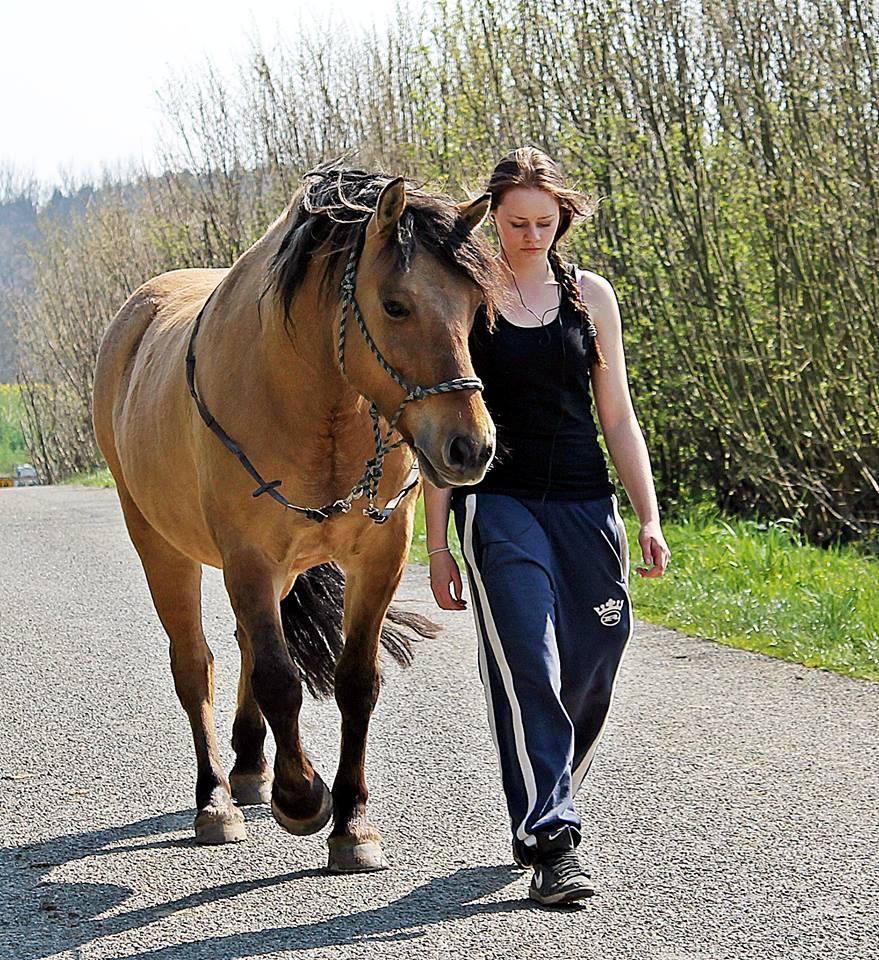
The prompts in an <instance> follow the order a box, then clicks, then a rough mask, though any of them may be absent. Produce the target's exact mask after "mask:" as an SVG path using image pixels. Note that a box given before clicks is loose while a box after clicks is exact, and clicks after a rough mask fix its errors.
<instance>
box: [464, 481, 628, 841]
mask: <svg viewBox="0 0 879 960" xmlns="http://www.w3.org/2000/svg"><path fill="white" fill-rule="evenodd" d="M453 510H454V516H455V525H456V527H457V531H458V539H459V540H460V542H461V546H462V550H463V553H464V559H465V561H466V568H467V579H468V582H469V584H470V595H471V599H472V604H473V613H474V616H475V619H476V632H477V636H478V640H479V672H480V676H481V678H482V683H483V686H484V689H485V697H486V701H487V704H488V715H489V721H490V724H491V728H492V733H493V735H494V739H495V745H496V747H497V751H498V756H499V759H500V767H501V778H502V782H503V788H504V794H505V795H506V799H507V808H508V810H509V814H510V822H511V826H512V830H513V835H514V837H515V838H516V839H517V841H518V843H519V844H521V845H524V846H525V847H531V846H533V845H534V844H535V843H536V839H535V834H537V833H544V832H549V833H551V832H554V831H556V830H558V829H560V828H561V827H565V826H570V827H572V828H573V829H574V832H575V835H576V836H577V837H579V835H580V818H579V816H578V815H577V812H576V810H575V809H574V805H573V797H574V795H575V794H576V792H577V790H578V789H579V787H580V784H581V783H582V782H583V778H584V777H585V776H586V773H587V771H588V769H589V765H590V763H591V762H592V757H593V755H594V753H595V749H596V747H597V745H598V741H599V739H600V737H601V734H602V731H603V729H604V725H605V721H606V720H607V715H608V712H609V710H610V704H611V699H612V695H613V687H614V683H615V682H616V677H617V672H618V670H619V666H620V662H621V660H622V656H623V652H624V650H625V647H626V644H627V643H628V641H629V637H630V635H631V630H632V610H631V603H630V600H629V594H628V588H627V581H628V548H627V545H626V534H625V529H624V527H623V524H622V521H621V520H620V516H619V512H618V510H617V504H616V498H615V497H604V498H601V499H598V500H577V501H559V500H553V501H541V500H532V499H525V498H520V497H512V496H506V495H502V494H489V493H471V494H469V495H467V496H466V497H464V498H461V499H457V498H456V499H455V500H454V501H453Z"/></svg>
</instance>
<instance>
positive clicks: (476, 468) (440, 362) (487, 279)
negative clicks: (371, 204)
mask: <svg viewBox="0 0 879 960" xmlns="http://www.w3.org/2000/svg"><path fill="white" fill-rule="evenodd" d="M488 207H489V197H488V196H487V195H486V196H484V197H481V198H480V199H478V200H476V201H474V202H472V203H465V204H461V205H459V206H456V205H454V204H452V203H449V202H445V201H441V200H438V199H437V198H434V197H428V196H425V195H424V194H421V193H420V192H418V191H411V192H410V193H409V195H407V190H406V185H405V182H404V181H403V180H402V179H401V178H398V179H396V180H391V181H390V182H388V183H387V184H386V185H385V186H384V187H383V189H382V190H381V193H380V194H379V195H378V199H377V201H376V205H375V210H374V212H373V213H372V215H371V217H370V218H369V220H368V222H367V223H366V226H365V234H364V237H363V241H362V249H361V252H360V257H359V261H358V265H357V274H356V287H355V299H356V302H357V305H358V306H359V308H360V310H361V312H362V316H363V319H364V321H365V324H366V327H367V329H368V331H369V334H370V335H371V337H372V338H373V340H374V341H375V345H376V347H377V349H378V351H379V352H380V353H381V355H382V356H383V357H384V358H385V359H386V361H387V362H388V364H389V365H390V366H391V367H392V368H393V369H394V370H395V371H396V372H397V373H398V374H399V376H400V378H401V379H402V380H404V381H405V382H406V383H407V384H409V385H410V386H420V387H423V388H430V387H435V386H438V385H442V384H447V385H449V386H451V387H452V389H450V390H449V391H448V392H440V393H437V394H431V395H429V396H427V397H426V398H424V399H420V400H415V401H412V402H410V403H408V404H407V405H406V406H405V408H404V409H403V412H402V414H401V416H400V419H399V421H398V423H397V429H398V430H399V432H400V434H401V435H402V436H403V437H404V439H405V440H406V441H407V442H408V443H409V444H410V445H411V446H412V447H413V448H414V449H415V450H416V452H417V454H418V460H419V464H420V466H421V470H422V473H423V474H424V476H425V477H427V479H428V480H430V481H431V482H432V483H434V484H435V485H436V486H439V487H446V486H452V485H458V484H468V483H475V482H477V481H479V480H480V479H481V478H482V476H483V474H484V473H485V470H486V468H487V466H488V464H489V462H490V461H491V458H492V456H493V454H494V446H495V430H494V424H493V423H492V421H491V418H490V416H489V414H488V410H487V409H486V407H485V404H484V402H483V400H482V395H481V393H480V391H479V389H478V388H474V386H472V385H470V386H464V385H458V386H459V388H458V389H455V388H454V387H455V384H454V381H456V380H460V379H462V378H473V377H474V372H473V367H472V366H471V362H470V354H469V350H468V345H467V341H468V336H469V333H470V330H471V328H472V326H473V321H474V316H475V314H476V311H477V310H478V308H479V306H480V304H482V303H483V302H484V301H486V300H488V301H489V302H491V300H492V290H493V288H494V284H495V283H496V274H495V267H494V262H493V260H492V257H491V253H490V251H489V249H488V247H487V245H486V243H485V241H484V240H483V239H482V238H481V236H479V235H478V234H477V233H476V232H475V231H476V229H477V227H478V226H479V224H480V223H481V222H482V220H483V218H484V217H485V215H486V214H487V212H488ZM345 373H346V376H347V377H348V379H349V380H350V382H351V383H352V384H353V385H354V386H355V387H356V389H357V390H359V391H360V392H361V393H362V394H363V395H364V396H366V397H369V398H370V399H371V400H372V401H373V402H374V403H375V404H376V406H377V407H378V409H379V412H380V413H381V414H382V416H384V417H385V418H387V419H389V420H390V419H391V417H393V415H394V413H395V412H396V411H397V408H398V407H399V405H400V403H401V401H402V399H403V398H404V396H405V395H406V391H405V389H404V388H403V387H402V386H401V385H400V384H399V383H398V382H396V380H395V379H394V378H393V376H392V375H391V374H389V373H388V372H387V371H386V370H385V369H384V368H383V367H382V365H381V364H380V362H379V360H378V358H377V356H376V354H375V352H374V351H373V350H372V348H371V347H370V346H369V345H368V343H367V341H366V339H365V337H364V336H363V335H362V332H361V331H360V330H359V329H358V325H357V323H356V321H355V318H354V317H349V319H348V321H347V335H346V346H345ZM461 386H464V388H463V389H460V387H461Z"/></svg>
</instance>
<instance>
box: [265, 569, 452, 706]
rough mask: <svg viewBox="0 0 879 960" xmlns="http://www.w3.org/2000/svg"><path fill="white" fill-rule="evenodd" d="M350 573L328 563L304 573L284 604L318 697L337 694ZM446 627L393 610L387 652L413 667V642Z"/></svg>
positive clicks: (291, 638)
mask: <svg viewBox="0 0 879 960" xmlns="http://www.w3.org/2000/svg"><path fill="white" fill-rule="evenodd" d="M344 592H345V574H344V573H342V571H341V570H340V569H339V568H338V567H337V566H336V565H335V564H334V563H324V564H322V565H321V566H319V567H312V568H311V569H310V570H306V571H305V573H301V574H300V575H299V576H298V577H297V578H296V582H295V583H294V584H293V589H292V590H291V591H290V592H289V593H288V594H287V596H286V597H284V599H283V600H282V601H281V623H282V624H283V626H284V636H285V638H286V640H287V649H288V650H289V651H290V656H291V658H292V660H293V662H294V663H295V664H296V666H297V668H298V669H299V673H300V674H301V676H302V679H303V681H304V682H305V685H306V687H308V691H309V693H311V695H312V696H313V697H318V698H323V697H328V696H330V694H331V693H332V692H333V676H334V673H335V669H336V660H337V658H338V656H339V654H340V653H341V652H342V647H343V645H344V640H343V638H342V606H343V602H344ZM440 630H441V627H440V626H439V625H438V624H435V623H434V622H433V621H432V620H428V619H427V617H422V616H421V615H420V614H417V613H409V612H407V611H404V610H400V609H399V608H398V607H395V606H393V604H392V605H391V606H390V607H389V609H388V612H387V615H386V616H385V625H384V627H383V628H382V634H381V642H382V646H384V648H385V650H387V651H388V653H389V654H390V655H391V656H392V657H393V658H394V660H396V661H397V663H399V664H400V665H401V666H404V667H408V666H409V664H410V663H412V641H413V640H419V639H421V638H422V637H424V638H427V639H433V638H434V637H435V636H437V634H438V633H439V632H440Z"/></svg>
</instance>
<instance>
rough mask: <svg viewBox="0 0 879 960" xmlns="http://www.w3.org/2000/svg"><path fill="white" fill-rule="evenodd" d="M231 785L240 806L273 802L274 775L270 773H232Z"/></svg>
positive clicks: (233, 794) (230, 776)
mask: <svg viewBox="0 0 879 960" xmlns="http://www.w3.org/2000/svg"><path fill="white" fill-rule="evenodd" d="M229 786H231V788H232V796H233V797H234V798H235V802H236V803H237V804H238V806H239V807H249V806H253V805H254V804H257V803H271V802H272V775H271V774H270V773H234V772H233V773H231V774H229Z"/></svg>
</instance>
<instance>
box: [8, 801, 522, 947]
mask: <svg viewBox="0 0 879 960" xmlns="http://www.w3.org/2000/svg"><path fill="white" fill-rule="evenodd" d="M263 815H264V816H266V817H268V816H270V814H269V813H268V811H264V814H263ZM190 823H191V811H188V810H187V811H178V812H176V813H169V814H163V815H161V816H156V817H150V818H148V819H145V820H139V821H137V822H135V823H131V824H126V825H124V826H119V827H111V828H107V829H104V830H96V831H91V832H86V833H80V834H68V835H66V836H62V837H56V838H53V839H51V840H46V841H41V842H38V843H34V844H27V845H24V846H20V847H4V848H0V885H2V889H4V890H6V891H7V893H6V894H5V895H4V896H3V899H4V900H5V901H6V904H5V906H6V909H4V911H3V914H4V916H3V920H0V958H4V960H5V958H7V957H8V958H9V960H39V958H43V957H48V956H51V955H52V954H55V953H58V952H61V951H63V950H72V949H75V948H76V947H80V946H83V945H84V944H87V943H90V942H91V941H93V940H96V939H100V938H103V937H108V936H114V935H118V934H123V933H125V932H127V931H131V930H136V929H138V928H140V927H144V926H146V925H148V924H150V923H152V922H154V921H156V920H159V919H161V918H163V917H168V916H171V915H173V914H175V913H179V912H180V911H183V910H189V909H192V908H195V907H198V906H201V905H203V904H208V903H216V902H217V901H221V900H225V899H231V898H234V897H237V896H240V895H242V894H246V893H250V892H252V891H254V890H260V889H267V888H270V887H275V886H280V885H283V884H287V883H296V882H297V881H302V880H305V879H308V878H312V879H318V878H320V877H321V876H323V871H322V870H317V869H304V870H295V871H291V872H287V873H282V874H278V875H276V876H271V877H266V876H259V877H254V878H253V879H252V880H244V881H236V882H232V883H221V884H216V885H214V886H207V887H204V888H203V889H201V890H198V891H196V892H194V893H190V894H187V895H186V896H183V897H180V898H178V899H172V900H168V901H167V902H165V903H161V904H154V905H152V906H148V907H138V908H135V909H132V910H128V911H122V912H117V913H114V914H113V915H112V916H103V915H104V914H106V913H107V912H108V911H110V910H113V909H116V908H118V907H119V906H120V905H121V904H123V903H124V902H125V901H126V900H127V899H128V898H129V897H130V896H131V895H132V894H133V893H134V892H135V891H134V890H133V889H132V888H130V887H126V886H122V885H119V884H113V883H66V882H63V883H56V882H53V881H49V880H45V879H43V877H44V876H45V873H46V872H47V871H49V870H51V869H54V868H55V867H60V866H63V865H66V864H70V863H74V862H75V861H77V860H81V859H85V858H87V857H102V856H114V855H117V854H122V853H128V852H131V851H140V850H151V849H153V850H154V849H162V848H178V847H186V846H189V845H190V844H191V843H192V842H193V841H191V840H190V839H188V838H187V839H173V838H172V839H159V840H150V838H151V837H155V836H157V835H162V834H166V833H172V832H179V831H188V829H189V826H190ZM141 840H145V842H139V841H141ZM125 841H130V842H128V843H125ZM512 879H513V875H512V871H511V868H510V867H508V866H497V865H495V866H474V867H460V868H458V869H456V870H454V871H453V872H451V873H449V874H446V875H445V876H441V877H436V878H435V879H432V880H430V881H428V882H427V883H424V884H422V885H420V886H418V887H416V888H415V889H413V890H411V891H410V892H409V893H407V894H406V895H405V896H402V897H400V899H398V900H395V901H394V902H393V903H390V904H387V905H384V906H381V907H375V908H371V909H367V910H361V911H358V912H356V913H353V914H345V915H340V916H337V917H332V918H329V919H325V920H318V921H314V922H306V923H303V924H301V925H296V926H287V927H277V928H268V929H260V930H253V931H247V932H239V933H234V934H230V935H222V934H217V935H216V936H213V937H210V938H208V939H205V940H201V941H198V942H190V943H184V944H175V945H168V946H164V947H159V948H156V949H154V950H149V951H147V952H145V953H140V954H136V955H135V956H136V957H137V958H139V960H184V958H185V960H218V958H221V957H222V958H227V957H228V958H232V957H254V956H260V955H261V954H266V953H275V952H277V951H279V950H287V951H291V950H292V951H295V950H307V949H314V948H316V947H317V948H319V947H330V946H341V945H344V944H355V943H369V942H380V941H391V940H408V939H413V938H417V937H422V936H425V935H427V934H428V933H429V930H430V928H431V926H433V925H435V924H438V923H446V922H448V921H450V920H458V919H464V918H467V917H470V916H473V915H475V914H486V913H508V912H512V911H515V910H519V909H523V908H524V909H527V908H528V902H527V901H524V900H504V901H496V902H491V903H480V902H477V901H479V900H480V899H481V898H483V897H485V896H487V895H489V894H492V893H495V892H496V891H498V890H500V889H502V888H503V887H505V886H506V885H507V884H508V883H510V881H511V880H512ZM307 895H312V896H315V897H317V896H319V893H318V892H317V891H316V888H315V886H314V884H309V885H308V886H307V887H306V888H305V889H300V890H298V891H297V890H293V891H291V896H292V897H294V898H295V897H299V898H300V899H303V900H304V896H307Z"/></svg>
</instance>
